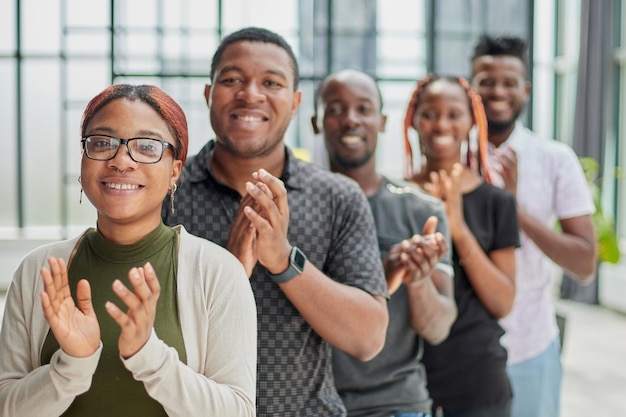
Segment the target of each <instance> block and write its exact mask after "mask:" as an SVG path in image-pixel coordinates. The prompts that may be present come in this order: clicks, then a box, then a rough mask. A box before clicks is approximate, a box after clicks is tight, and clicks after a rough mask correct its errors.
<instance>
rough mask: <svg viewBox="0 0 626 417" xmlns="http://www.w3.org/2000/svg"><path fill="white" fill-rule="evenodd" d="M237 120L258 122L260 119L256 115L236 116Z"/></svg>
mask: <svg viewBox="0 0 626 417" xmlns="http://www.w3.org/2000/svg"><path fill="white" fill-rule="evenodd" d="M237 118H238V119H239V120H243V121H244V122H260V121H262V119H261V118H260V117H257V116H237Z"/></svg>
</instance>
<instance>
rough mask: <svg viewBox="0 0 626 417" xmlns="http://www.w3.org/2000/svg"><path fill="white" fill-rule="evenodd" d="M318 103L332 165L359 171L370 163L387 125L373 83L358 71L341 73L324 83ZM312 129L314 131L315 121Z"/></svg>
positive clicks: (315, 127) (378, 95)
mask: <svg viewBox="0 0 626 417" xmlns="http://www.w3.org/2000/svg"><path fill="white" fill-rule="evenodd" d="M319 101H320V105H321V106H322V107H323V113H324V116H323V122H322V127H323V131H324V140H325V143H326V149H327V151H328V155H329V158H330V163H331V165H336V166H338V167H340V168H358V167H360V166H363V165H364V164H366V163H367V162H368V161H370V160H371V158H372V156H374V154H375V152H376V142H377V140H378V133H379V132H383V131H384V129H385V122H386V118H385V116H384V115H383V114H382V113H381V102H380V94H379V92H378V89H377V88H376V84H375V81H374V80H373V79H371V78H370V77H369V76H367V75H366V74H363V73H360V72H357V71H343V72H340V73H338V74H337V75H335V76H334V77H332V78H330V79H327V80H326V81H325V83H324V84H323V86H322V89H321V90H320V92H319ZM313 127H314V130H317V120H316V119H315V118H314V119H313Z"/></svg>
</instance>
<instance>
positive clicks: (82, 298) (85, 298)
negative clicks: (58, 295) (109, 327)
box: [76, 279, 96, 317]
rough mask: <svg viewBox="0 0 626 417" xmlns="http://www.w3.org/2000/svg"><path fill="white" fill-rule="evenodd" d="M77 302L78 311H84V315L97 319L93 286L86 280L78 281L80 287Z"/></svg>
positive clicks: (77, 289)
mask: <svg viewBox="0 0 626 417" xmlns="http://www.w3.org/2000/svg"><path fill="white" fill-rule="evenodd" d="M76 301H77V303H78V309H79V310H80V311H82V312H83V314H84V315H86V316H90V317H96V312H95V311H94V309H93V303H92V300H91V286H90V285H89V281H87V280H86V279H81V280H80V281H78V285H77V286H76Z"/></svg>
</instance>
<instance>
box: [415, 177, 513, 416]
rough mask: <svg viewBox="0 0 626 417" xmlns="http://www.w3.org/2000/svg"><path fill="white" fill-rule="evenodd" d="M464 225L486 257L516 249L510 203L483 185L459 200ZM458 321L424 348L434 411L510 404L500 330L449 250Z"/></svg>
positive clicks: (503, 193)
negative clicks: (440, 340) (444, 335)
mask: <svg viewBox="0 0 626 417" xmlns="http://www.w3.org/2000/svg"><path fill="white" fill-rule="evenodd" d="M463 215H464V216H465V222H466V223H467V226H468V227H469V229H470V230H471V231H472V233H473V234H474V236H475V237H476V239H477V241H478V243H479V244H480V246H481V248H482V249H483V251H484V252H485V253H489V252H491V251H494V250H497V249H504V248H508V247H519V229H518V223H517V211H516V206H515V199H514V197H513V196H512V195H511V194H510V193H508V192H507V191H504V190H501V189H499V188H496V187H494V186H492V185H489V184H487V183H483V184H481V185H480V186H478V187H477V188H476V189H474V190H473V191H471V192H469V193H467V194H464V195H463ZM452 250H453V258H452V259H453V262H454V274H455V279H454V291H455V299H456V303H457V307H458V317H457V320H456V321H455V323H454V324H453V325H452V329H451V330H450V335H449V336H448V338H447V339H446V340H445V341H444V342H443V343H441V344H439V345H437V346H432V345H429V344H428V343H425V344H424V357H423V359H422V361H423V362H424V365H426V372H427V375H428V389H429V391H430V394H431V397H432V398H433V401H434V404H433V407H438V406H442V407H443V408H444V410H445V408H451V409H471V408H477V407H483V406H488V405H494V404H500V403H502V402H504V401H506V400H508V399H510V398H511V396H512V394H511V387H510V384H509V379H508V377H507V374H506V359H507V355H506V350H505V349H504V348H503V347H502V345H501V344H500V337H501V336H502V335H503V334H504V330H503V329H502V327H500V325H499V324H498V320H497V319H496V318H495V317H493V316H492V315H491V314H490V313H489V312H488V311H487V309H486V308H485V306H484V305H483V304H482V302H481V301H480V299H479V298H478V296H477V295H476V293H475V292H474V289H473V288H472V285H471V283H470V281H469V279H468V277H467V274H466V273H465V271H464V270H463V268H462V267H461V266H460V265H459V264H458V254H457V253H456V250H455V248H454V245H453V246H452Z"/></svg>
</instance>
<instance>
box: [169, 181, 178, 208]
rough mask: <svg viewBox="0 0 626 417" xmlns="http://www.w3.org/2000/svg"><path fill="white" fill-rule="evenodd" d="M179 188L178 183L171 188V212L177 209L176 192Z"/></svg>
mask: <svg viewBox="0 0 626 417" xmlns="http://www.w3.org/2000/svg"><path fill="white" fill-rule="evenodd" d="M176 190H178V184H176V183H174V185H173V186H172V188H170V212H171V213H172V214H174V213H175V212H176V209H175V208H174V193H176Z"/></svg>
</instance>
